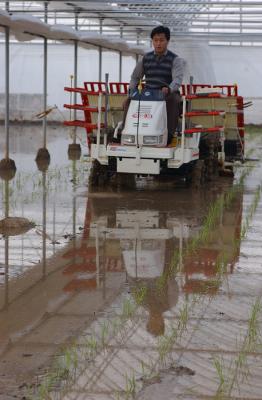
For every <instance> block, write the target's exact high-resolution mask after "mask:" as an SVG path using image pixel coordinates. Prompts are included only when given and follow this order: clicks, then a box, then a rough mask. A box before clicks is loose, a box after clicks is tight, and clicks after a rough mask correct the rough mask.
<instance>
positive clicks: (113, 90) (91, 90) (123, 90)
mask: <svg viewBox="0 0 262 400" xmlns="http://www.w3.org/2000/svg"><path fill="white" fill-rule="evenodd" d="M128 87H129V83H128V82H110V83H109V84H108V93H109V94H120V95H123V96H125V95H127V94H128ZM200 88H201V89H204V88H220V89H222V91H223V93H206V94H204V93H203V94H201V93H199V94H197V90H198V89H200ZM64 89H65V91H67V92H72V93H78V94H80V96H81V100H82V104H77V103H76V104H64V107H65V108H67V109H73V110H80V111H83V112H84V120H73V121H65V122H64V125H67V126H78V127H83V128H85V129H86V133H87V141H88V144H89V145H90V139H89V138H90V134H91V133H92V132H93V130H95V129H97V124H92V113H94V112H98V108H97V107H92V106H90V104H89V100H88V95H97V96H98V95H99V93H106V89H107V87H106V82H88V81H87V82H84V88H71V87H65V88H64ZM190 90H191V94H189V92H190ZM225 92H226V93H225ZM181 94H182V95H183V96H186V98H187V99H188V100H192V99H196V98H221V97H225V96H227V97H237V99H236V102H237V110H238V116H237V121H238V128H239V134H240V138H241V142H242V148H244V115H243V97H241V96H238V87H237V85H206V84H193V85H189V84H182V85H181ZM102 111H104V108H102ZM222 112H223V111H219V110H218V111H209V112H207V113H204V112H203V111H199V112H198V111H192V112H188V113H187V114H186V116H188V117H190V116H203V115H221V113H222ZM101 127H103V124H101ZM221 129H223V127H214V128H207V129H201V132H210V133H211V132H217V131H218V130H221ZM197 131H198V132H199V129H198V130H197ZM194 132H196V130H195V129H190V130H186V132H185V134H186V135H192V134H193V133H194Z"/></svg>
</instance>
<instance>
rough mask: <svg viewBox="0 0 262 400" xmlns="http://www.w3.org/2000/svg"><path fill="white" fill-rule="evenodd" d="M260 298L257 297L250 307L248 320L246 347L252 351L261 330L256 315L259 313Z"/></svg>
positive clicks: (261, 308) (260, 307) (261, 306)
mask: <svg viewBox="0 0 262 400" xmlns="http://www.w3.org/2000/svg"><path fill="white" fill-rule="evenodd" d="M261 310H262V305H261V299H260V298H258V299H257V300H256V302H255V304H254V305H253V307H252V311H251V316H250V319H249V321H248V335H247V349H248V351H252V350H253V347H254V344H255V343H257V342H258V341H260V339H261V332H260V324H259V320H258V317H259V315H260V314H261Z"/></svg>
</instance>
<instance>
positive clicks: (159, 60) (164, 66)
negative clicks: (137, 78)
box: [143, 50, 177, 88]
mask: <svg viewBox="0 0 262 400" xmlns="http://www.w3.org/2000/svg"><path fill="white" fill-rule="evenodd" d="M175 57H177V55H176V54H174V53H172V51H169V50H168V51H167V53H166V54H165V55H163V56H160V57H159V56H157V55H156V54H155V53H154V51H151V52H150V53H147V54H145V55H144V57H143V68H144V74H145V79H146V82H147V84H146V85H147V86H148V87H150V88H161V87H163V86H164V84H167V85H169V84H170V83H171V82H172V66H173V61H174V58H175Z"/></svg>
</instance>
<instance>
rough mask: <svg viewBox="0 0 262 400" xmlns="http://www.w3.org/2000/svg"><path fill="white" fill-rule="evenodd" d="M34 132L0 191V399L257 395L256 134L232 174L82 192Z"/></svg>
mask: <svg viewBox="0 0 262 400" xmlns="http://www.w3.org/2000/svg"><path fill="white" fill-rule="evenodd" d="M48 129H49V130H48V141H47V143H48V146H47V147H48V149H49V152H50V155H51V162H50V165H49V166H48V168H41V170H39V169H38V167H37V165H36V163H35V161H34V158H35V156H36V153H37V150H38V148H39V147H41V128H40V127H37V126H32V125H29V126H23V127H19V126H12V127H11V132H10V133H11V135H12V138H13V139H12V141H11V143H10V148H11V150H12V153H11V154H10V157H11V158H12V159H14V160H15V162H16V166H17V172H16V175H15V177H14V178H13V179H12V180H1V181H0V196H1V199H0V201H1V210H0V212H1V214H0V321H1V323H0V399H1V400H9V399H21V400H22V399H54V400H56V399H57V400H58V399H61V400H62V399H64V400H89V399H90V400H107V399H116V400H117V399H139V400H140V399H143V400H147V399H148V400H149V399H152V400H160V399H161V400H169V399H184V400H191V399H242V400H243V399H245V400H247V399H252V400H257V399H262V383H261V382H262V379H261V378H262V351H261V343H262V342H261V323H262V303H261V295H262V247H261V243H262V199H261V189H262V187H261V179H262V178H261V177H262V174H261V172H262V164H261V160H262V159H261V149H262V136H260V134H262V131H261V130H260V131H259V129H258V130H257V132H256V131H255V132H252V134H250V135H248V141H247V143H246V146H247V148H246V154H247V158H248V161H246V163H244V164H239V165H237V166H236V167H235V177H234V178H230V177H216V178H214V179H213V180H212V181H210V182H208V183H207V184H206V185H205V186H203V187H201V188H199V189H196V188H192V187H190V186H187V185H185V183H184V182H181V181H176V182H172V181H170V180H169V181H166V180H163V181H162V182H161V181H159V180H157V181H156V180H153V179H146V178H140V179H138V180H137V181H136V185H135V186H134V187H133V188H128V189H127V188H124V187H117V188H112V187H104V188H100V189H95V188H89V187H88V175H89V172H90V162H89V161H88V158H87V157H86V154H87V148H86V147H84V146H82V155H81V157H80V159H79V160H69V159H68V155H67V146H68V144H69V143H70V142H71V139H70V138H69V137H68V132H67V131H65V130H64V129H62V128H60V127H55V126H53V127H50V128H48ZM2 131H3V127H0V132H1V137H3V136H4V135H3V134H2ZM79 135H80V134H79ZM83 137H84V135H83ZM3 146H4V144H3V143H1V144H0V147H1V152H3V149H4V147H3ZM10 217H16V218H23V219H25V220H26V221H28V222H29V224H28V225H23V224H22V225H21V224H20V225H19V224H18V223H17V225H15V226H6V225H5V226H4V225H3V223H2V224H1V221H3V220H4V219H6V218H10ZM21 221H22V222H23V220H20V222H21ZM17 222H19V220H17Z"/></svg>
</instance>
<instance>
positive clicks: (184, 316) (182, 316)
mask: <svg viewBox="0 0 262 400" xmlns="http://www.w3.org/2000/svg"><path fill="white" fill-rule="evenodd" d="M188 316H189V315H188V303H185V304H184V306H183V308H182V309H180V312H179V321H178V327H177V329H178V331H180V332H181V334H182V332H183V331H184V330H185V329H186V326H187V322H188Z"/></svg>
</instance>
